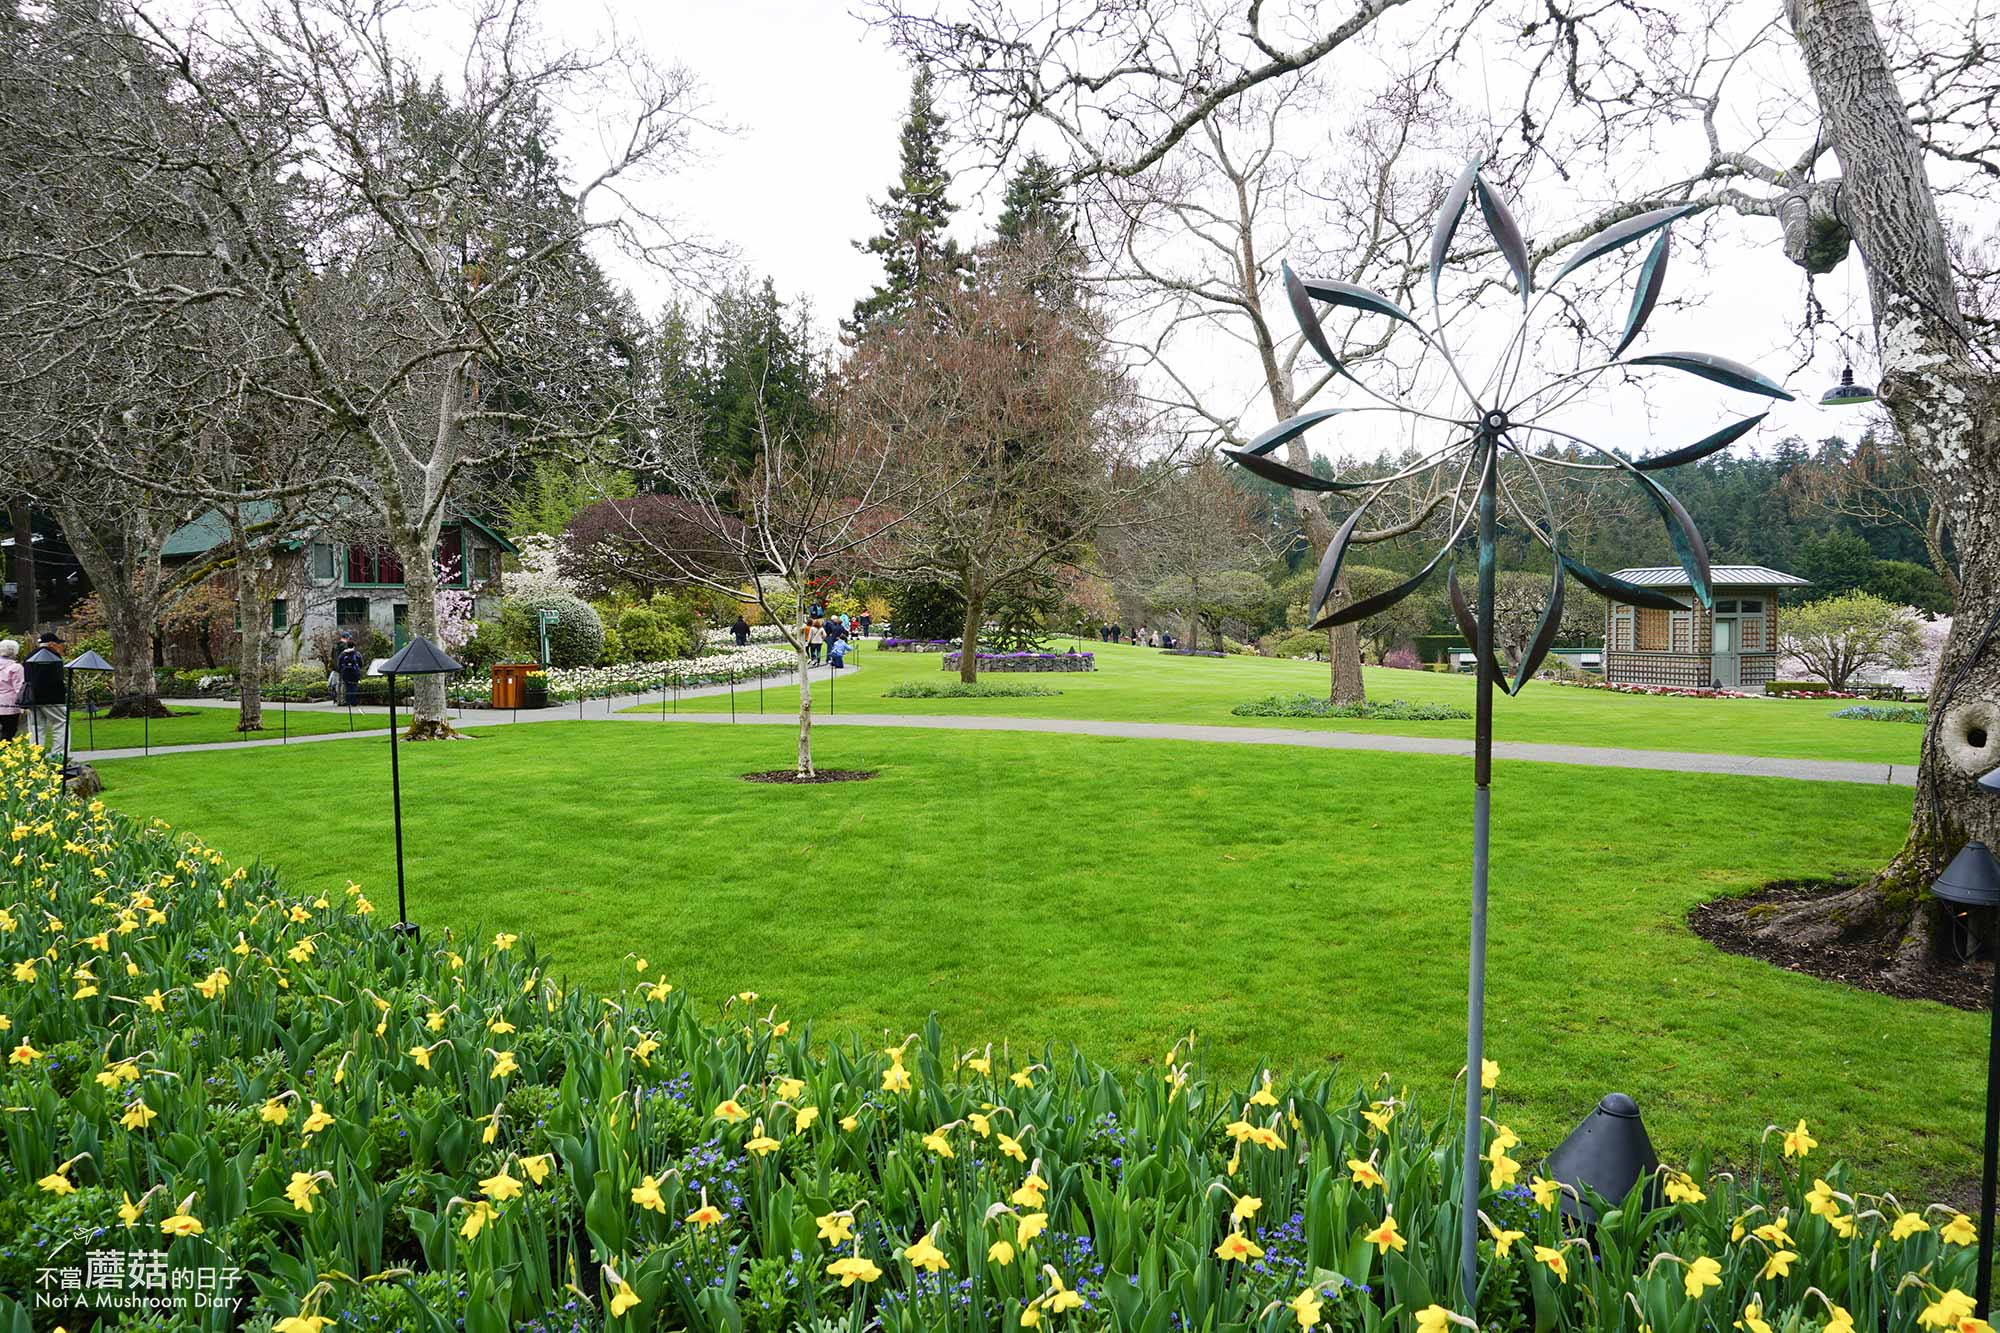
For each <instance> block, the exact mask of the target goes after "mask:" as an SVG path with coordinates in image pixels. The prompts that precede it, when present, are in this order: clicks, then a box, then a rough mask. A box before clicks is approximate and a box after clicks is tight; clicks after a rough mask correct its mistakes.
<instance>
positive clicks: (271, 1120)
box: [257, 1097, 292, 1125]
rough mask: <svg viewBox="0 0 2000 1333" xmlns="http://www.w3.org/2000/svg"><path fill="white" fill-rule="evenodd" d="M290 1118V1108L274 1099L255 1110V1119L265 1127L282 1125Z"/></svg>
mask: <svg viewBox="0 0 2000 1333" xmlns="http://www.w3.org/2000/svg"><path fill="white" fill-rule="evenodd" d="M291 1116H292V1108H291V1107H290V1106H287V1105H286V1104H285V1103H284V1102H283V1101H281V1100H280V1099H278V1098H276V1097H273V1098H271V1099H270V1100H269V1101H267V1102H265V1103H264V1104H263V1105H262V1106H260V1107H258V1108H257V1118H258V1119H259V1120H261V1121H263V1122H264V1123H265V1124H267V1125H282V1124H284V1123H285V1121H287V1120H289V1119H291Z"/></svg>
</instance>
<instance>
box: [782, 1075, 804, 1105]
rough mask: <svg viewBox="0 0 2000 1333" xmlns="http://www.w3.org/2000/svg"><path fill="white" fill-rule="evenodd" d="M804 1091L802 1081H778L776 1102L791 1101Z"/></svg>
mask: <svg viewBox="0 0 2000 1333" xmlns="http://www.w3.org/2000/svg"><path fill="white" fill-rule="evenodd" d="M805 1090H806V1085H805V1080H803V1079H796V1078H781V1079H779V1080H778V1086H777V1093H778V1100H779V1101H781V1102H789V1101H792V1100H793V1099H795V1098H796V1097H797V1096H798V1095H799V1094H800V1093H802V1092H804V1091H805Z"/></svg>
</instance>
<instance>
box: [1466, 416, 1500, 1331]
mask: <svg viewBox="0 0 2000 1333" xmlns="http://www.w3.org/2000/svg"><path fill="white" fill-rule="evenodd" d="M1481 434H1482V436H1483V438H1484V441H1485V452H1484V458H1483V459H1482V461H1481V464H1480V474H1479V500H1478V505H1479V601H1478V606H1479V620H1478V625H1479V637H1478V642H1476V643H1474V644H1473V645H1472V647H1473V651H1474V652H1476V653H1477V654H1478V655H1479V661H1478V665H1477V667H1476V670H1477V672H1478V689H1477V694H1476V702H1475V703H1474V705H1473V708H1474V713H1473V723H1472V941H1471V945H1470V949H1469V953H1470V961H1469V962H1468V964H1467V968H1466V982H1465V1153H1464V1162H1463V1166H1464V1169H1465V1177H1464V1179H1463V1180H1461V1181H1460V1182H1459V1189H1460V1200H1461V1206H1462V1208H1463V1216H1462V1217H1461V1219H1460V1226H1459V1240H1458V1245H1459V1274H1460V1277H1461V1278H1462V1279H1463V1281H1464V1283H1465V1308H1466V1309H1467V1310H1468V1311H1474V1310H1476V1309H1477V1308H1478V1290H1479V1287H1478V1281H1479V1155H1480V1154H1479V1145H1480V1142H1481V1138H1482V1135H1481V1132H1480V1128H1481V1120H1480V1109H1481V1102H1482V1100H1483V1096H1482V1094H1483V1091H1484V1083H1483V1080H1482V1079H1481V1077H1480V1072H1481V1071H1482V1070H1483V1069H1484V1068H1485V1067H1486V867H1487V864H1488V861H1487V837H1488V834H1489V832H1490V831H1491V829H1492V821H1493V790H1492V788H1493V583H1494V564H1495V555H1494V549H1493V544H1494V541H1495V539H1496V537H1497V528H1498V509H1499V485H1498V483H1499V471H1500V468H1499V460H1500V440H1499V437H1498V436H1497V435H1496V434H1493V433H1492V432H1491V431H1490V430H1484V431H1482V432H1481Z"/></svg>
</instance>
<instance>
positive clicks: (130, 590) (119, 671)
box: [60, 506, 167, 717]
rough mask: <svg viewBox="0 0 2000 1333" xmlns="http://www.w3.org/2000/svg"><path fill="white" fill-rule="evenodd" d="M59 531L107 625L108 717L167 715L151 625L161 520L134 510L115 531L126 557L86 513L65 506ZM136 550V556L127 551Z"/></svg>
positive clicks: (155, 604) (157, 590)
mask: <svg viewBox="0 0 2000 1333" xmlns="http://www.w3.org/2000/svg"><path fill="white" fill-rule="evenodd" d="M60 518H61V521H62V529H63V535H64V536H65V537H66V538H68V540H69V547H70V550H71V551H73V552H75V554H76V559H77V563H78V564H80V565H82V566H83V570H84V572H85V573H86V574H88V575H90V583H91V587H92V589H93V590H94V591H95V592H96V593H97V597H98V600H99V601H100V602H101V603H103V605H104V619H105V623H106V625H107V626H108V627H109V628H110V630H111V693H112V698H111V708H110V710H109V712H108V713H107V714H106V716H109V717H165V716H167V709H166V706H165V705H164V704H162V703H161V702H160V695H159V681H158V678H157V677H155V676H154V675H153V661H152V648H153V626H154V622H155V621H156V620H158V618H159V614H160V600H161V598H160V546H161V545H162V544H163V543H164V541H165V534H164V533H160V532H159V531H158V527H159V526H160V525H158V524H155V523H153V522H151V521H150V520H149V519H147V518H146V517H144V516H140V515H132V516H129V517H128V518H127V519H126V521H125V531H124V532H122V533H120V534H118V538H119V540H121V541H122V542H123V543H124V544H125V547H126V551H127V555H128V558H127V559H124V560H121V559H119V558H118V557H117V556H115V555H114V554H113V553H112V552H111V550H110V549H109V548H108V547H107V546H106V545H105V543H104V542H103V541H101V540H100V539H99V538H98V535H97V534H96V533H95V532H93V531H92V530H91V528H90V524H89V519H88V518H87V517H86V516H85V515H83V514H82V513H80V512H79V511H77V510H75V509H72V508H69V507H67V506H65V507H64V509H63V510H62V512H61V514H60ZM135 549H136V550H137V551H138V554H137V555H136V556H134V555H131V554H130V553H131V552H132V551H133V550H135Z"/></svg>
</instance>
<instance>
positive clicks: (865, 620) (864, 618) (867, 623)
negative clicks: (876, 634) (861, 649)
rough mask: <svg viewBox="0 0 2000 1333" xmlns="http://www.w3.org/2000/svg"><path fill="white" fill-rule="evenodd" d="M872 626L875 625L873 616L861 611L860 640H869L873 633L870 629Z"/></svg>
mask: <svg viewBox="0 0 2000 1333" xmlns="http://www.w3.org/2000/svg"><path fill="white" fill-rule="evenodd" d="M874 624H875V617H873V616H871V615H869V614H868V613H867V612H866V611H863V612H862V613H861V637H862V638H864V639H866V638H869V637H870V636H871V635H872V633H873V628H872V627H873V626H874Z"/></svg>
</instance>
